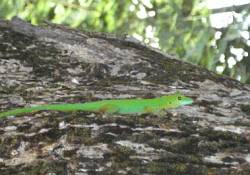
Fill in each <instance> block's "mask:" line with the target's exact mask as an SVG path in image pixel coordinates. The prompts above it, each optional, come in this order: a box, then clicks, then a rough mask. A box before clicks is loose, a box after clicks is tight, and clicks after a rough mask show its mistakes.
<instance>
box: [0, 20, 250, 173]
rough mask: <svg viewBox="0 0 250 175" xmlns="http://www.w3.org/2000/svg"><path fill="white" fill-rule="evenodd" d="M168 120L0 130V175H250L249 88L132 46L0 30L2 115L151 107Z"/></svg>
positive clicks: (94, 117)
mask: <svg viewBox="0 0 250 175" xmlns="http://www.w3.org/2000/svg"><path fill="white" fill-rule="evenodd" d="M176 91H180V92H181V93H182V94H184V95H186V96H189V97H192V98H193V99H194V101H195V102H194V104H192V105H189V106H184V107H180V108H177V109H172V110H168V111H166V112H165V113H164V115H159V116H158V115H155V114H143V115H109V114H104V115H103V114H97V113H90V112H77V111H76V112H58V111H41V112H36V113H32V114H26V115H22V116H21V117H9V118H7V119H1V120H0V174H50V175H52V174H53V175H55V174H59V175H61V174H77V175H85V174H130V175H133V174H148V175H149V174H150V175H153V174H169V175H217V174H218V175H219V174H221V175H225V174H230V175H233V174H245V175H248V174H250V144H249V143H250V87H249V86H247V85H243V84H241V83H240V82H238V81H235V80H232V79H230V78H228V77H225V76H221V75H216V74H215V73H213V72H210V71H208V70H206V69H203V68H200V67H198V66H195V65H192V64H189V63H185V62H182V61H180V60H177V59H175V58H173V57H172V56H170V55H167V54H164V53H162V52H160V51H159V50H156V49H153V48H150V47H148V46H145V45H143V44H141V43H140V42H138V41H136V40H135V39H133V38H131V37H128V36H125V35H124V36H116V35H111V34H103V33H93V32H83V31H77V30H72V29H69V28H66V27H63V26H57V25H52V24H44V25H43V26H32V25H30V24H28V23H26V22H24V21H22V20H20V19H17V18H15V19H13V20H12V21H3V20H2V21H0V111H6V110H8V109H13V108H17V107H28V106H32V105H41V104H59V103H84V102H89V101H96V100H102V99H122V98H152V97H158V96H161V95H163V94H171V93H174V92H176Z"/></svg>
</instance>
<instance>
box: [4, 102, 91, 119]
mask: <svg viewBox="0 0 250 175" xmlns="http://www.w3.org/2000/svg"><path fill="white" fill-rule="evenodd" d="M91 109H92V108H90V107H88V105H87V104H86V103H85V104H84V103H76V104H52V105H41V106H35V107H27V108H18V109H12V110H9V111H6V112H2V113H0V118H6V117H8V116H19V115H22V114H28V113H33V112H38V111H45V110H46V111H77V110H81V111H91Z"/></svg>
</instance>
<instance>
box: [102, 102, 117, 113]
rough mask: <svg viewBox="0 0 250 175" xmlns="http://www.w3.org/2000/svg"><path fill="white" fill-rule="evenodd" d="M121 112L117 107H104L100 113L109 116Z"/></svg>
mask: <svg viewBox="0 0 250 175" xmlns="http://www.w3.org/2000/svg"><path fill="white" fill-rule="evenodd" d="M118 111H119V109H118V108H117V107H116V106H115V105H110V104H107V105H103V106H102V107H101V108H100V109H99V110H98V112H100V113H108V114H114V113H117V112H118Z"/></svg>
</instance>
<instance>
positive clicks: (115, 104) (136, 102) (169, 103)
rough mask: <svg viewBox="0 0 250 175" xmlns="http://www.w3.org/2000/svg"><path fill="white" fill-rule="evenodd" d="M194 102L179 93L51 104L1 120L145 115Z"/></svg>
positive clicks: (12, 113)
mask: <svg viewBox="0 0 250 175" xmlns="http://www.w3.org/2000/svg"><path fill="white" fill-rule="evenodd" d="M192 103H193V100H192V99H191V98H189V97H185V96H183V95H182V94H180V93H179V92H176V93H175V94H172V95H167V96H161V97H158V98H152V99H139V98H136V99H116V100H101V101H96V102H86V103H73V104H70V103H65V104H49V105H41V106H34V107H27V108H17V109H12V110H9V111H6V112H2V113H0V118H6V117H8V116H18V115H22V114H27V113H32V112H37V111H43V110H56V111H87V112H99V113H110V114H144V113H159V112H161V111H162V110H166V109H171V108H177V107H179V106H183V105H188V104H192Z"/></svg>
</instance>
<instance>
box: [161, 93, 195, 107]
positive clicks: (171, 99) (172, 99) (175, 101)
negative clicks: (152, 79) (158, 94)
mask: <svg viewBox="0 0 250 175" xmlns="http://www.w3.org/2000/svg"><path fill="white" fill-rule="evenodd" d="M163 98H164V100H166V102H167V103H168V105H169V106H170V107H171V108H172V107H173V108H175V107H178V106H183V105H189V104H192V103H193V99H192V98H189V97H186V96H184V95H182V94H181V93H180V92H178V91H177V92H176V93H175V94H173V95H169V96H163Z"/></svg>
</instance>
